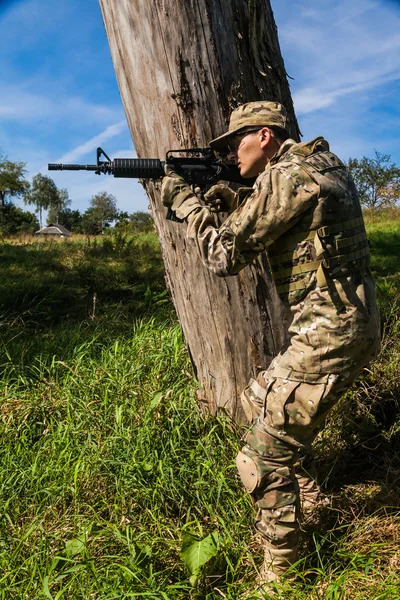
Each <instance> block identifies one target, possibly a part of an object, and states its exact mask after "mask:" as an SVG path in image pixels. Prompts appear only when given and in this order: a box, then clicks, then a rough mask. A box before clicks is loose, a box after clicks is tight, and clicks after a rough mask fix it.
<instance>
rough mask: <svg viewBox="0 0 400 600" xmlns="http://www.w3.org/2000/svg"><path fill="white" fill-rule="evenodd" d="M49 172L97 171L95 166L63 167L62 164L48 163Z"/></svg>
mask: <svg viewBox="0 0 400 600" xmlns="http://www.w3.org/2000/svg"><path fill="white" fill-rule="evenodd" d="M47 168H48V169H49V171H97V169H98V166H97V165H63V164H62V163H49V164H48V166H47Z"/></svg>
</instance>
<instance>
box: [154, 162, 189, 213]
mask: <svg viewBox="0 0 400 600" xmlns="http://www.w3.org/2000/svg"><path fill="white" fill-rule="evenodd" d="M164 171H165V177H163V180H162V185H161V200H162V203H163V204H164V206H166V207H167V208H170V207H171V206H172V205H173V203H174V202H175V200H176V199H177V197H178V196H179V194H181V193H182V192H183V194H184V195H185V193H186V194H187V195H188V196H189V195H190V194H192V190H191V189H190V186H189V185H188V184H187V183H186V181H185V180H184V179H183V177H181V176H180V175H178V174H177V173H175V171H174V170H173V169H171V167H169V166H168V165H165V167H164Z"/></svg>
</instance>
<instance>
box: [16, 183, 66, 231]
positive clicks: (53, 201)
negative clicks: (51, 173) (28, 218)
mask: <svg viewBox="0 0 400 600" xmlns="http://www.w3.org/2000/svg"><path fill="white" fill-rule="evenodd" d="M58 201H59V195H58V189H57V186H56V184H55V183H54V181H53V180H52V179H51V178H50V177H47V176H46V175H42V174H41V173H38V174H37V175H35V176H34V178H33V180H32V186H31V188H30V190H29V192H28V193H27V194H25V196H24V202H25V204H33V205H34V206H36V212H38V213H39V222H40V227H42V214H43V210H47V209H48V208H50V207H51V206H55V205H57V202H58Z"/></svg>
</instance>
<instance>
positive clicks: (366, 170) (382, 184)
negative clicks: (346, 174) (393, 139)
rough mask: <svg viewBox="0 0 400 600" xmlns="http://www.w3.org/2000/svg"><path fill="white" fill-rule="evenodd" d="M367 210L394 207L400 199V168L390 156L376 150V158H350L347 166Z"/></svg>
mask: <svg viewBox="0 0 400 600" xmlns="http://www.w3.org/2000/svg"><path fill="white" fill-rule="evenodd" d="M347 166H348V168H349V171H350V173H351V175H352V177H353V179H354V182H355V184H356V186H357V189H358V192H359V194H360V201H361V203H362V204H363V205H364V206H365V207H367V208H383V207H385V206H393V205H395V204H396V202H397V201H398V200H399V198H400V168H399V167H398V166H397V165H396V164H395V163H394V162H392V161H391V157H390V155H389V154H382V153H381V152H377V151H376V150H375V158H367V157H366V156H363V157H362V159H361V160H359V159H357V158H349V161H348V164H347Z"/></svg>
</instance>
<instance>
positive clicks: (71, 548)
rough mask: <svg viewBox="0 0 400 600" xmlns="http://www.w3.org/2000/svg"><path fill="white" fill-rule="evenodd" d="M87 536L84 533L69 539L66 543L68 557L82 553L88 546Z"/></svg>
mask: <svg viewBox="0 0 400 600" xmlns="http://www.w3.org/2000/svg"><path fill="white" fill-rule="evenodd" d="M86 540H87V536H86V534H82V535H81V537H79V538H75V539H73V540H69V541H68V542H66V543H65V554H66V555H67V557H68V558H73V557H74V556H76V555H77V554H81V553H82V552H83V550H84V549H85V546H86Z"/></svg>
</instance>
